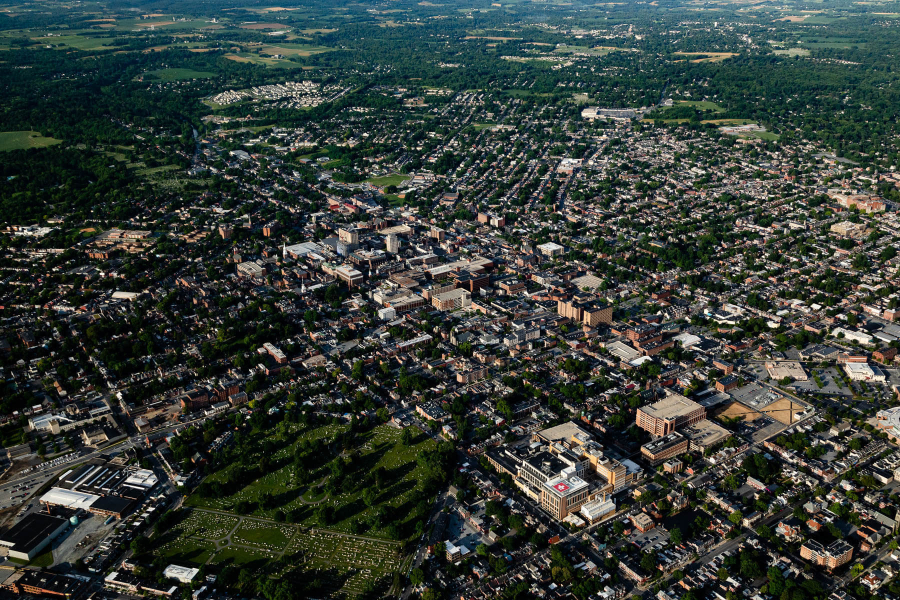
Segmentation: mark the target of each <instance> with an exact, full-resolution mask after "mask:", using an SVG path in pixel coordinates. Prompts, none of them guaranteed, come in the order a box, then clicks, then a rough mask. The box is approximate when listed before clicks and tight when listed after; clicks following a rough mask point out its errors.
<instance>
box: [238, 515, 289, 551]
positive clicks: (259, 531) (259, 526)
mask: <svg viewBox="0 0 900 600" xmlns="http://www.w3.org/2000/svg"><path fill="white" fill-rule="evenodd" d="M293 534H294V527H293V526H290V525H276V524H274V523H273V524H269V523H265V522H263V521H250V520H245V521H244V522H243V523H241V526H240V527H238V528H237V531H235V532H234V533H233V534H232V535H231V540H232V541H233V542H237V543H238V544H246V545H249V546H262V547H265V548H268V549H277V550H283V549H284V547H285V546H287V543H288V541H290V539H291V537H292V536H293Z"/></svg>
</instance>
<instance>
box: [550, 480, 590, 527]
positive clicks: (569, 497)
mask: <svg viewBox="0 0 900 600" xmlns="http://www.w3.org/2000/svg"><path fill="white" fill-rule="evenodd" d="M589 492H590V489H589V486H588V483H587V482H586V481H585V480H583V479H581V478H580V477H578V476H576V475H566V474H564V475H562V476H560V477H555V478H553V479H551V480H550V481H547V482H546V483H544V484H543V485H542V486H541V507H543V509H544V510H546V511H547V512H548V513H550V515H552V516H553V517H554V518H556V519H559V520H562V519H565V518H566V517H567V516H569V515H570V514H571V513H574V512H576V511H577V510H578V509H580V508H581V507H582V505H584V504H585V503H586V502H587V501H588V495H589Z"/></svg>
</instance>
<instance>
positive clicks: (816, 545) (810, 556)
mask: <svg viewBox="0 0 900 600" xmlns="http://www.w3.org/2000/svg"><path fill="white" fill-rule="evenodd" d="M800 556H801V557H802V558H805V559H806V560H808V561H810V562H811V563H813V564H816V565H819V566H820V567H825V568H826V569H828V570H829V571H833V570H834V569H836V568H838V567H840V566H841V565H845V564H847V563H848V562H850V559H851V558H853V546H851V545H850V544H849V543H847V542H845V541H844V540H836V541H834V542H832V543H831V544H829V545H828V547H827V548H826V547H825V546H823V545H822V544H821V543H820V542H817V541H815V540H808V541H807V542H805V543H804V544H803V545H802V546H800Z"/></svg>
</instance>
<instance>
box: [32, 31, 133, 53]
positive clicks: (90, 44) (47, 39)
mask: <svg viewBox="0 0 900 600" xmlns="http://www.w3.org/2000/svg"><path fill="white" fill-rule="evenodd" d="M31 39H32V40H33V41H34V42H37V43H39V44H43V45H45V46H60V47H63V48H77V49H78V50H85V51H90V50H114V49H115V48H117V46H116V45H115V43H116V40H115V38H111V37H105V36H104V37H92V36H90V35H53V36H44V37H36V38H31Z"/></svg>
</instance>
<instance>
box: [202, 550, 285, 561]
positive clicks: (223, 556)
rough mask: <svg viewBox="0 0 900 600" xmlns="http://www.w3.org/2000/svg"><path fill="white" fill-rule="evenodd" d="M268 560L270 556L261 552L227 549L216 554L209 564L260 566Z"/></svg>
mask: <svg viewBox="0 0 900 600" xmlns="http://www.w3.org/2000/svg"><path fill="white" fill-rule="evenodd" d="M270 560H271V554H270V553H268V552H265V551H263V550H250V549H248V548H236V547H229V548H225V549H223V550H219V551H218V552H216V553H215V554H214V555H213V556H212V557H211V558H210V559H209V562H210V563H212V564H235V565H251V564H260V565H262V564H265V563H267V562H269V561H270Z"/></svg>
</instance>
